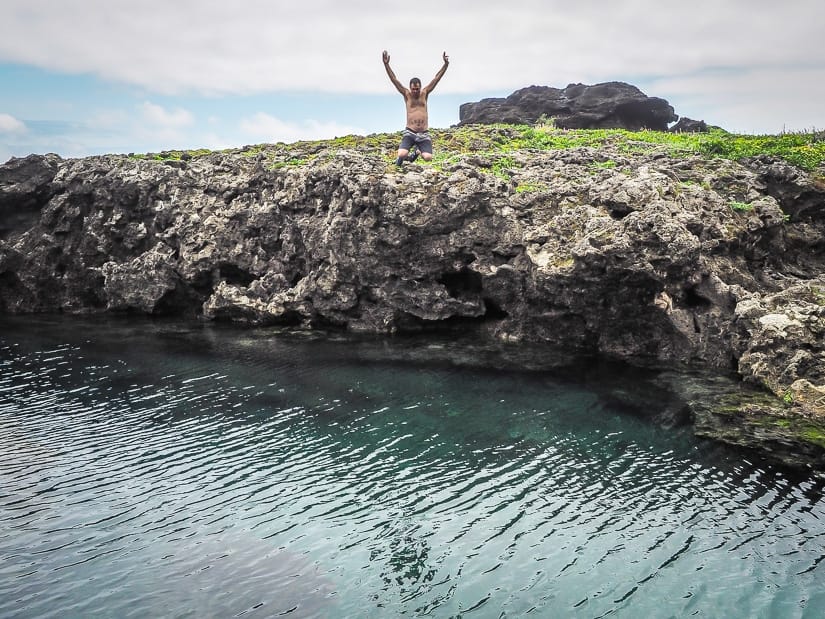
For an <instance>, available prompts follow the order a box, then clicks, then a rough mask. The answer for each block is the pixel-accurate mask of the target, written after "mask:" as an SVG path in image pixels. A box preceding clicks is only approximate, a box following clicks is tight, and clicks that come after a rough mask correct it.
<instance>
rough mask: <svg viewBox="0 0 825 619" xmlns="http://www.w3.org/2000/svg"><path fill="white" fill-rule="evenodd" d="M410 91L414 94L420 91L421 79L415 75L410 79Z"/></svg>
mask: <svg viewBox="0 0 825 619" xmlns="http://www.w3.org/2000/svg"><path fill="white" fill-rule="evenodd" d="M410 92H411V93H412V94H414V95H416V96H417V95H419V94H420V93H421V80H420V79H418V78H417V77H414V78H412V79H411V80H410Z"/></svg>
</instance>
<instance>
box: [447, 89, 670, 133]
mask: <svg viewBox="0 0 825 619" xmlns="http://www.w3.org/2000/svg"><path fill="white" fill-rule="evenodd" d="M541 117H545V118H547V119H552V120H553V122H554V123H555V125H556V126H557V127H559V128H562V129H629V130H632V131H637V130H640V129H651V130H656V131H667V128H668V124H670V123H672V122H675V121H676V120H677V119H678V116H677V115H676V114H675V113H674V111H673V108H672V107H671V106H670V105H669V104H668V102H667V101H665V100H664V99H659V98H658V97H648V96H647V95H645V94H644V93H643V92H642V91H641V90H639V89H638V88H636V87H635V86H631V85H630V84H625V83H624V82H605V83H603V84H594V85H592V86H588V85H585V84H570V85H569V86H567V88H565V89H563V90H561V89H558V88H552V87H550V86H529V87H527V88H522V89H520V90H517V91H515V92H514V93H513V94H511V95H510V96H509V97H506V98H490V99H482V100H481V101H478V102H475V103H465V104H463V105H462V106H461V108H460V109H459V125H469V124H495V123H510V124H534V123H535V122H536V121H537V120H539V118H541Z"/></svg>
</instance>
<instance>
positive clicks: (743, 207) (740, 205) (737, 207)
mask: <svg viewBox="0 0 825 619" xmlns="http://www.w3.org/2000/svg"><path fill="white" fill-rule="evenodd" d="M729 204H730V207H731V208H732V209H733V210H734V211H739V212H740V213H746V212H749V211H752V210H753V204H750V203H749V202H738V201H736V200H731V201H730V203H729Z"/></svg>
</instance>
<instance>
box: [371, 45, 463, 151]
mask: <svg viewBox="0 0 825 619" xmlns="http://www.w3.org/2000/svg"><path fill="white" fill-rule="evenodd" d="M443 58H444V66H442V67H441V69H439V71H438V73H436V74H435V77H434V78H433V81H431V82H430V83H429V84H427V85H426V86H425V87H424V88H421V80H420V79H418V78H417V77H414V78H412V79H411V80H410V87H409V88H405V87H404V85H403V84H402V83H401V82H399V81H398V78H397V77H395V73H393V70H392V69H391V68H390V55H389V54H388V53H387V50H384V68H385V69H386V70H387V75H389V76H390V81H391V82H392V83H393V85H395V88H396V89H397V90H398V92H400V93H401V96H402V97H404V103H405V105H406V106H407V126H406V128H405V129H404V131H403V133H402V137H401V145H400V146H399V147H398V158H397V159H396V160H395V164H396V165H399V166H400V165H401V164H402V163H403V162H404V161H415V160H416V158H417V157H418V153H417V152H415V149H416V148H418V151H419V152H420V153H421V158H422V159H424V161H431V160H432V158H433V141H432V138H430V134H429V133H427V130H428V129H429V126H428V122H429V120H428V117H427V97H429V96H430V93H431V92H432V91H433V89H434V88H435V86H436V84H438V82H439V81H440V80H441V78H442V77H444V73H445V72H446V71H447V67H448V66H449V64H450V59H449V58H448V57H447V52H444V54H443ZM411 151H412V152H411Z"/></svg>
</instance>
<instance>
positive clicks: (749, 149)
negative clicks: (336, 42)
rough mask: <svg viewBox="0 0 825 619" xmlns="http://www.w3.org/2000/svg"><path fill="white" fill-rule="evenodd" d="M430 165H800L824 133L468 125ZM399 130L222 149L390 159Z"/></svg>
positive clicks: (438, 138) (818, 150)
mask: <svg viewBox="0 0 825 619" xmlns="http://www.w3.org/2000/svg"><path fill="white" fill-rule="evenodd" d="M431 134H432V136H433V142H434V147H435V157H434V164H435V165H444V164H446V163H449V162H450V161H455V160H458V159H459V158H461V157H463V156H467V155H472V154H491V155H492V154H495V155H506V154H507V153H511V152H514V151H525V150H526V151H531V150H532V151H547V150H565V149H571V148H579V147H590V148H595V149H599V148H607V147H611V148H613V149H616V150H619V151H620V152H627V153H633V152H650V151H664V152H667V153H668V154H670V155H672V156H690V155H699V156H704V157H711V158H723V159H731V160H738V159H742V158H745V157H753V156H757V155H771V156H775V157H781V158H783V159H785V160H786V161H788V162H789V163H792V164H794V165H796V166H799V167H800V168H803V169H805V170H809V171H811V170H815V169H817V168H818V167H820V166H822V165H823V164H824V163H825V132H822V131H810V132H799V133H782V134H779V135H742V134H735V133H728V132H726V131H723V130H721V129H712V130H710V131H709V132H707V133H667V132H662V131H626V130H624V129H558V128H556V127H553V126H551V125H539V126H535V127H534V126H528V125H468V126H462V127H455V128H450V129H433V130H431ZM398 141H399V134H398V133H379V134H372V135H368V136H357V135H348V136H343V137H336V138H333V139H329V140H316V141H304V142H295V143H292V144H284V143H276V144H258V145H253V146H245V147H243V148H240V149H231V150H229V151H225V152H230V153H232V152H234V153H240V154H243V155H246V156H250V157H251V156H263V157H265V158H266V159H267V160H268V161H269V163H270V167H271V168H273V169H276V168H282V167H287V166H296V165H303V164H304V163H306V162H308V161H313V160H314V159H315V158H316V157H317V156H319V155H322V154H323V153H324V152H325V151H326V152H327V153H329V152H330V151H341V150H347V151H358V152H362V153H367V154H375V155H381V156H383V157H385V158H386V159H387V160H388V161H391V160H392V159H394V158H395V150H396V149H397V148H398ZM210 154H211V153H210V151H207V150H190V151H165V152H162V153H159V154H158V153H149V154H146V155H137V156H135V157H138V158H141V159H148V160H160V161H165V160H169V159H176V160H179V159H184V160H186V159H194V158H197V157H203V156H208V155H210Z"/></svg>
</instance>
